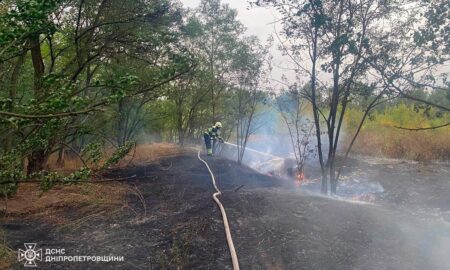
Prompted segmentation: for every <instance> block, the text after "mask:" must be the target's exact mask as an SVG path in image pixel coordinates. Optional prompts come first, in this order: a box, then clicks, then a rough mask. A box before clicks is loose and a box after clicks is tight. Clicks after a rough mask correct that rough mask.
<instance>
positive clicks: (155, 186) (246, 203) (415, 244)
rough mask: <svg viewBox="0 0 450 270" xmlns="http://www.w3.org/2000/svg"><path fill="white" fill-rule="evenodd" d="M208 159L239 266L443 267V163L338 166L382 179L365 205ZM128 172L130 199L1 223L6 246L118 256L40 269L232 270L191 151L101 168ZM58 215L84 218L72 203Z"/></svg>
mask: <svg viewBox="0 0 450 270" xmlns="http://www.w3.org/2000/svg"><path fill="white" fill-rule="evenodd" d="M207 161H208V162H209V163H210V165H211V168H212V169H213V171H214V173H215V175H216V177H217V180H218V185H219V188H220V189H221V190H222V192H223V195H222V196H221V197H220V199H221V201H222V202H223V204H224V206H225V208H226V211H227V214H228V218H229V222H230V226H231V232H232V236H233V239H234V243H235V246H236V249H237V254H238V257H239V260H240V266H241V269H377V270H379V269H437V270H441V269H442V270H443V269H450V256H449V255H450V224H449V223H448V220H446V216H445V213H448V211H450V202H449V194H450V183H449V179H450V172H449V171H448V166H447V167H446V168H444V169H443V171H439V170H438V169H437V168H433V167H430V166H425V165H424V166H423V167H420V166H410V165H407V164H406V165H405V164H397V165H395V166H392V165H370V164H366V163H363V162H360V161H354V162H353V163H352V165H349V166H347V167H346V169H345V172H344V175H347V176H351V175H352V174H355V173H358V172H360V173H361V174H365V176H367V177H366V178H367V179H369V180H374V181H378V182H380V183H381V184H382V186H383V187H384V189H385V192H383V193H382V194H379V195H377V198H376V201H375V204H374V205H372V204H358V203H351V202H347V201H343V200H336V199H330V198H326V197H322V196H317V195H314V194H312V193H310V192H306V191H303V189H302V188H301V187H300V188H299V187H297V186H295V185H294V184H293V183H291V182H289V181H286V180H281V179H278V178H275V177H270V176H266V175H261V174H259V173H257V172H256V171H254V170H252V169H249V168H246V167H243V166H238V165H237V164H236V163H235V162H233V161H229V160H225V159H221V158H217V157H214V158H209V159H207ZM402 166H404V167H405V168H407V169H408V170H409V171H406V169H405V168H403V167H402ZM408 166H409V167H408ZM411 170H413V172H411ZM405 171H406V172H405ZM445 173H447V174H445ZM132 175H136V178H133V179H132V180H130V181H128V183H129V185H130V186H131V187H133V188H135V189H137V190H139V191H138V192H136V193H135V194H130V195H129V196H128V206H126V207H123V208H122V209H118V211H112V212H111V213H106V214H104V215H101V216H96V217H93V218H89V219H87V220H86V221H84V222H82V223H80V224H78V225H76V226H75V225H73V226H65V227H54V226H51V225H49V224H45V223H43V222H42V221H37V220H29V219H27V220H15V221H7V222H3V224H2V227H3V228H4V229H5V230H6V235H7V242H8V245H9V246H10V247H11V248H13V249H14V250H16V249H18V248H23V243H30V242H31V243H37V245H38V246H39V247H40V248H44V249H46V248H64V249H65V250H66V255H96V256H97V255H98V256H104V255H115V256H123V257H124V262H107V263H106V262H102V263H95V262H90V263H88V262H83V263H80V262H79V263H73V262H72V263H70V262H66V263H61V262H53V263H49V262H37V263H38V264H39V268H40V269H231V259H230V255H229V251H228V247H227V244H226V239H225V233H224V230H223V223H222V219H221V216H220V212H219V210H218V208H217V206H216V205H215V204H214V202H213V200H212V197H211V195H212V193H213V187H212V184H211V179H210V177H209V174H208V172H207V170H206V168H205V166H204V165H203V164H202V163H200V161H199V160H198V159H197V157H196V154H194V153H192V154H184V155H180V156H176V157H170V158H167V159H165V160H163V161H162V162H161V163H160V164H151V165H147V166H141V167H132V168H127V169H121V170H116V171H112V172H111V173H110V174H109V175H108V177H128V176H132ZM411 175H414V177H412V176H411ZM416 178H420V180H417V179H416ZM429 209H437V210H436V213H438V214H433V213H434V212H433V213H432V211H430V210H429ZM66 215H67V216H70V217H72V218H73V219H75V220H77V219H78V220H79V219H80V218H83V217H82V216H79V214H78V213H77V209H67V211H66ZM13 268H14V269H23V265H21V264H20V263H17V264H15V265H14V266H13Z"/></svg>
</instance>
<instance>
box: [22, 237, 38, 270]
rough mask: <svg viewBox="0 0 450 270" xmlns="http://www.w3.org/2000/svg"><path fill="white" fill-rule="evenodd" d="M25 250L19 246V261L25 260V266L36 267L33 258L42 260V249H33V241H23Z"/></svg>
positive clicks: (34, 245)
mask: <svg viewBox="0 0 450 270" xmlns="http://www.w3.org/2000/svg"><path fill="white" fill-rule="evenodd" d="M24 246H25V250H23V249H20V248H19V254H18V255H19V256H18V258H19V262H21V261H23V260H25V263H24V264H23V265H24V266H25V267H36V266H37V264H36V262H35V260H38V261H42V249H38V250H35V248H36V244H35V243H25V244H24Z"/></svg>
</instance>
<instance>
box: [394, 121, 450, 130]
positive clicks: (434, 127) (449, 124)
mask: <svg viewBox="0 0 450 270" xmlns="http://www.w3.org/2000/svg"><path fill="white" fill-rule="evenodd" d="M446 126H450V122H449V123H447V124H443V125H439V126H432V127H424V128H405V127H398V126H394V127H395V128H398V129H403V130H409V131H421V130H430V129H438V128H443V127H446Z"/></svg>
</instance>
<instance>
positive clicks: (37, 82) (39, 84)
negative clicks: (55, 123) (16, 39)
mask: <svg viewBox="0 0 450 270" xmlns="http://www.w3.org/2000/svg"><path fill="white" fill-rule="evenodd" d="M30 46H31V60H32V62H33V69H34V96H35V98H36V100H38V101H42V100H43V99H44V97H45V93H44V89H43V79H44V72H45V66H44V61H43V60H42V53H41V44H40V40H39V34H35V35H33V36H32V37H31V38H30ZM47 158H48V152H47V151H46V149H43V148H38V149H33V151H32V152H31V154H30V155H29V156H28V167H27V174H28V175H30V174H32V173H34V172H39V171H41V170H43V169H44V165H45V162H46V161H47Z"/></svg>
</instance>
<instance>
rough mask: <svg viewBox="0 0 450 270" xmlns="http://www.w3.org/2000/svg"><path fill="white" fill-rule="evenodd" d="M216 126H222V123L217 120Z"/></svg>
mask: <svg viewBox="0 0 450 270" xmlns="http://www.w3.org/2000/svg"><path fill="white" fill-rule="evenodd" d="M214 126H215V127H216V128H222V123H220V122H217V123H216V124H215V125H214Z"/></svg>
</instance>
